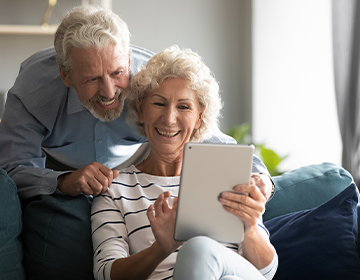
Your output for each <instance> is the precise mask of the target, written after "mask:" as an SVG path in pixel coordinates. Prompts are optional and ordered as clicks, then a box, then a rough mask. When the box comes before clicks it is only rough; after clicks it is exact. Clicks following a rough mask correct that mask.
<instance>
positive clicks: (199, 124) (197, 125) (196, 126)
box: [195, 110, 204, 129]
mask: <svg viewBox="0 0 360 280" xmlns="http://www.w3.org/2000/svg"><path fill="white" fill-rule="evenodd" d="M203 112H204V111H203V110H202V111H201V112H200V113H199V118H198V120H197V122H196V124H195V129H199V128H200V126H201V124H202V121H203V120H202V114H203Z"/></svg>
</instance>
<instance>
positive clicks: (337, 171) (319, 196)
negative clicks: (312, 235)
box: [263, 162, 353, 221]
mask: <svg viewBox="0 0 360 280" xmlns="http://www.w3.org/2000/svg"><path fill="white" fill-rule="evenodd" d="M273 181H274V183H275V186H276V192H275V195H274V197H273V198H272V199H271V200H270V201H269V202H268V203H267V204H266V211H265V213H264V216H263V219H264V221H267V220H269V219H272V218H274V217H277V216H280V215H284V214H287V213H291V212H295V211H300V210H305V209H311V208H314V207H317V206H318V205H320V204H321V203H324V202H326V201H328V200H329V199H331V198H332V197H334V196H335V195H337V194H338V193H340V192H341V191H342V190H344V189H345V188H347V187H348V186H349V185H350V184H351V183H352V181H353V178H352V176H351V174H350V173H349V172H348V171H346V170H345V169H343V168H342V167H340V166H338V165H336V164H333V163H329V162H324V163H322V164H313V165H307V166H303V167H300V168H297V169H294V170H292V171H289V172H286V173H284V174H283V175H280V176H276V177H273Z"/></svg>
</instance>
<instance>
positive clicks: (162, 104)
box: [154, 102, 165, 106]
mask: <svg viewBox="0 0 360 280" xmlns="http://www.w3.org/2000/svg"><path fill="white" fill-rule="evenodd" d="M154 105H156V106H165V105H164V103H159V102H155V103H154Z"/></svg>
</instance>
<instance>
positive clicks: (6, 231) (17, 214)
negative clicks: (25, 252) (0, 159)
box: [0, 169, 25, 280]
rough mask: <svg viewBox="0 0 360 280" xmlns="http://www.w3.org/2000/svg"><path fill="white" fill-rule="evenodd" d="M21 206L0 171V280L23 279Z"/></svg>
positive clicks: (10, 180) (11, 184) (11, 181)
mask: <svg viewBox="0 0 360 280" xmlns="http://www.w3.org/2000/svg"><path fill="white" fill-rule="evenodd" d="M21 229H22V222H21V206H20V201H19V198H18V195H17V193H16V185H15V183H14V181H13V180H12V179H11V178H10V177H9V176H8V175H7V173H6V172H5V171H4V170H3V169H0V279H14V280H22V279H25V276H24V270H23V267H22V263H21V262H22V249H21V242H20V233H21Z"/></svg>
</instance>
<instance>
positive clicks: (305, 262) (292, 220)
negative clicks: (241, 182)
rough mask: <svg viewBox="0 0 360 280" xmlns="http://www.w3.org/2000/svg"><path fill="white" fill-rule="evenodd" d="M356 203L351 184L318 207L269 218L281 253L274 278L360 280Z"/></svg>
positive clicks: (273, 235)
mask: <svg viewBox="0 0 360 280" xmlns="http://www.w3.org/2000/svg"><path fill="white" fill-rule="evenodd" d="M357 203H358V193H357V191H356V186H355V185H354V184H351V185H350V186H349V187H348V188H346V189H345V190H344V191H342V192H341V193H340V194H338V195H337V196H335V197H334V198H332V199H331V200H329V201H328V202H326V203H324V204H322V205H320V206H319V207H316V208H314V209H312V210H302V211H298V212H294V213H289V214H285V215H283V216H280V217H276V218H273V219H271V220H268V221H266V222H265V223H264V224H265V226H266V227H267V229H268V230H269V232H270V241H271V243H272V244H273V245H274V247H275V249H276V251H277V253H278V256H279V267H278V270H277V272H276V275H275V277H274V280H280V279H295V280H296V279H301V280H303V279H307V280H309V279H317V280H318V279H327V280H329V279H336V280H338V279H342V280H347V279H349V280H350V279H351V280H353V279H360V257H359V252H358V249H357V244H356V236H357V209H356V206H357Z"/></svg>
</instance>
